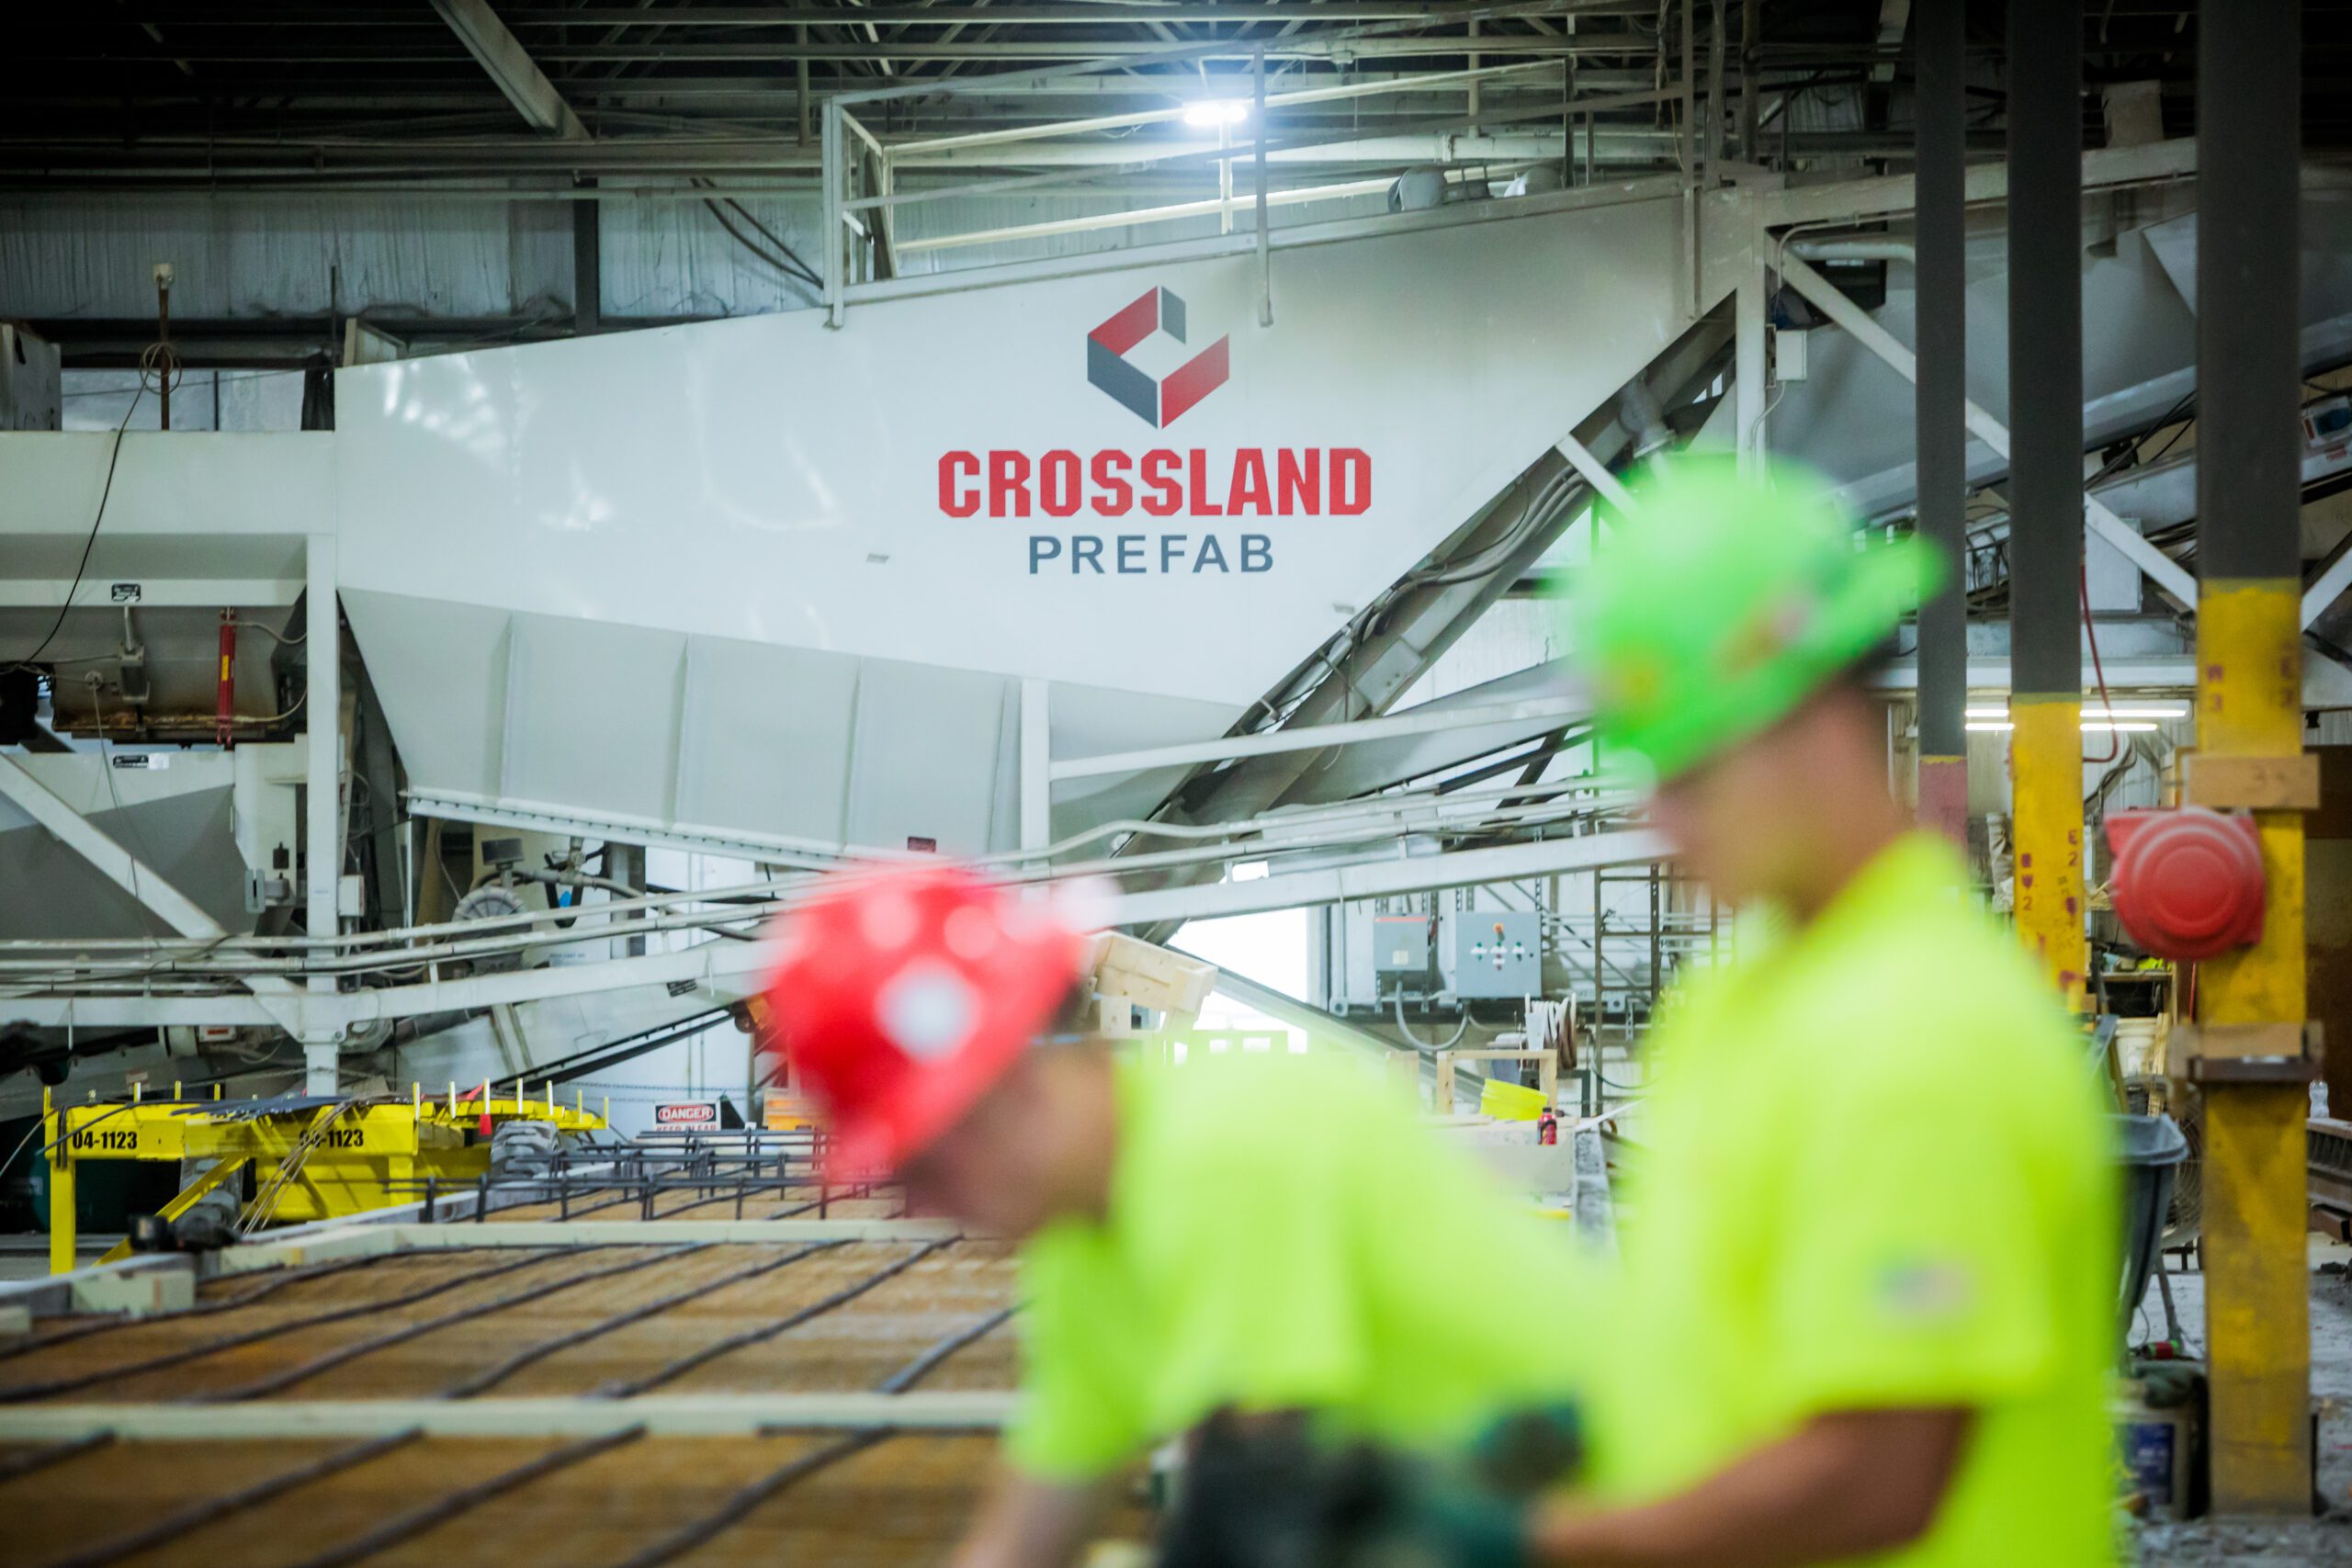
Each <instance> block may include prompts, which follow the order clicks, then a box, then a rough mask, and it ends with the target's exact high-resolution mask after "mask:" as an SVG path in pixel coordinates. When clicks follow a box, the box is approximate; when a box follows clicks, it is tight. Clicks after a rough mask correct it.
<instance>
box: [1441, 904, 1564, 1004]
mask: <svg viewBox="0 0 2352 1568" xmlns="http://www.w3.org/2000/svg"><path fill="white" fill-rule="evenodd" d="M1445 951H1446V957H1447V959H1448V961H1449V964H1448V967H1449V971H1450V973H1449V975H1448V978H1449V979H1450V980H1451V981H1452V989H1453V994H1454V995H1455V996H1457V997H1460V998H1464V1000H1491V999H1495V998H1521V997H1538V996H1542V995H1543V994H1544V923H1543V917H1541V916H1540V915H1538V914H1536V913H1535V912H1534V911H1533V910H1532V909H1464V910H1461V911H1459V912H1458V913H1455V914H1453V915H1449V916H1447V917H1446V950H1445Z"/></svg>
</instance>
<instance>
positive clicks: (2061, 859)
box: [2009, 692, 2090, 1012]
mask: <svg viewBox="0 0 2352 1568" xmlns="http://www.w3.org/2000/svg"><path fill="white" fill-rule="evenodd" d="M2009 719H2010V722H2012V723H2013V724H2015V725H2016V726H2017V728H2015V729H2014V730H2012V731H2011V732H2010V734H2009V776H2010V785H2011V795H2013V797H2014V805H2015V807H2016V818H2017V830H2016V833H2015V834H2014V835H2013V837H2014V843H2013V845H2012V849H2013V851H2014V853H2015V856H2016V865H2015V867H2014V876H2015V881H2014V882H2013V884H2012V886H2013V887H2014V889H2015V897H2016V908H2017V921H2018V936H2019V937H2021V938H2022V939H2023V940H2024V942H2025V944H2026V948H2027V950H2028V951H2029V952H2030V953H2032V954H2033V955H2034V957H2035V958H2036V959H2037V960H2039V961H2040V963H2041V966H2042V969H2043V971H2044V973H2046V974H2047V975H2048V976H2050V979H2051V982H2052V984H2053V985H2055V986H2056V987H2058V993H2059V995H2060V996H2061V997H2063V998H2064V1000H2065V1003H2066V1006H2068V1007H2069V1008H2071V1009H2073V1010H2075V1011H2077V1012H2080V1011H2081V1010H2082V1008H2083V975H2084V972H2085V971H2086V970H2087V969H2088V968H2089V966H2090V949H2089V945H2088V942H2086V939H2085V937H2084V934H2083V728H2082V724H2083V705H2082V699H2081V698H2080V697H2078V696H2075V695H2051V694H2027V693H2023V692H2019V693H2017V694H2014V695H2013V696H2012V697H2011V699H2010V702H2009Z"/></svg>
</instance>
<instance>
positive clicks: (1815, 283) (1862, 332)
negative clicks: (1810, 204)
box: [1774, 250, 2197, 609]
mask: <svg viewBox="0 0 2352 1568" xmlns="http://www.w3.org/2000/svg"><path fill="white" fill-rule="evenodd" d="M1774 270H1775V271H1777V272H1778V273H1779V274H1780V275H1781V279H1782V280H1783V281H1785V282H1786V283H1787V284H1788V285H1789V287H1790V288H1793V289H1795V290H1796V291H1797V292H1798V293H1800V294H1802V295H1804V297H1805V298H1806V299H1809V300H1811V301H1812V302H1813V303H1814V304H1815V305H1816V306H1818V307H1820V309H1821V312H1822V314H1824V315H1826V316H1827V317H1828V318H1829V319H1830V320H1831V321H1835V322H1836V323H1838V326H1840V327H1843V328H1844V329H1845V330H1846V332H1847V333H1848V334H1849V336H1851V337H1852V338H1853V339H1854V341H1855V342H1857V343H1859V344H1861V345H1862V346H1863V347H1864V348H1867V349H1869V350H1870V351H1871V353H1872V354H1874V355H1877V356H1878V357H1879V358H1881V359H1883V360H1884V361H1885V362H1886V363H1887V364H1888V365H1889V366H1891V367H1893V368H1894V371H1895V372H1896V373H1897V374H1898V375H1900V376H1901V377H1902V378H1904V379H1905V380H1906V381H1909V382H1912V383H1914V384H1917V381H1918V379H1919V361H1918V358H1917V355H1914V354H1913V353H1912V352H1911V351H1910V350H1909V349H1907V348H1905V347H1904V346H1903V344H1901V343H1899V342H1897V341H1896V339H1895V337H1894V333H1890V332H1888V331H1887V330H1886V329H1885V328H1884V327H1883V326H1880V325H1879V324H1878V322H1877V321H1873V320H1871V316H1870V313H1869V312H1868V311H1866V310H1863V309H1862V308H1861V307H1860V306H1859V305H1857V304H1855V303H1854V302H1853V301H1852V300H1851V299H1847V298H1846V296H1845V295H1843V294H1841V293H1839V292H1838V289H1837V288H1836V287H1835V286H1834V285H1833V284H1831V283H1830V281H1829V280H1828V279H1827V278H1826V277H1824V276H1821V274H1819V273H1817V272H1815V270H1814V269H1813V267H1812V266H1811V265H1809V264H1808V263H1807V262H1806V261H1805V260H1804V258H1803V257H1802V256H1798V255H1795V254H1792V253H1790V252H1788V251H1786V250H1783V251H1782V252H1781V256H1780V259H1779V260H1778V261H1777V262H1776V263H1774ZM1964 413H1965V417H1966V419H1967V422H1968V431H1969V434H1972V435H1973V436H1975V437H1976V439H1978V440H1979V441H1982V442H1983V443H1985V446H1990V447H1991V448H1992V449H1993V450H1994V451H1995V452H1996V453H1998V454H1999V455H2000V457H2001V458H2002V460H2003V461H2007V458H2008V456H2009V429H2008V426H2007V425H2005V424H2003V423H2001V422H2000V421H1999V420H1997V419H1995V418H1994V417H1993V416H1992V415H1991V414H1989V413H1987V412H1985V410H1984V409H1982V408H1981V407H1979V406H1978V405H1977V404H1976V402H1975V401H1974V400H1970V401H1969V402H1968V403H1967V404H1966V405H1965V406H1964ZM2083 522H2084V524H2085V525H2086V526H2087V527H2088V528H2089V529H2090V530H2091V531H2092V532H2093V533H2095V534H2097V535H2098V536H2099V537H2100V538H2102V539H2105V540H2106V541H2107V542H2108V543H2109V544H2110V545H2112V546H2114V547H2116V548H2117V549H2118V550H2120V551H2121V552H2122V554H2123V556H2124V558H2126V559H2128V560H2129V561H2131V564H2132V565H2133V566H2136V567H2138V568H2139V569H2140V570H2141V571H2142V573H2143V574H2144V575H2145V576H2146V577H2147V578H2148V580H2149V581H2152V582H2154V584H2155V585H2156V586H2157V587H2159V588H2161V589H2163V590H2164V591H2165V592H2167V593H2169V594H2171V595H2172V596H2173V597H2174V598H2176V599H2177V600H2179V601H2180V602H2181V603H2182V604H2187V605H2188V606H2189V607H2190V608H2191V609H2194V608H2195V607H2196V605H2197V579H2196V578H2195V577H2193V576H2191V575H2190V574H2189V572H2188V569H2187V568H2186V567H2184V566H2182V565H2181V564H2180V563H2179V562H2178V561H2177V560H2175V559H2173V558H2171V557H2170V556H2168V555H2166V554H2165V553H2164V551H2162V550H2160V549H2158V548H2156V547H2155V546H2154V545H2152V544H2150V543H2148V541H2147V540H2146V539H2145V538H2144V537H2143V536H2142V535H2141V533H2140V530H2138V529H2137V528H2134V527H2133V526H2131V524H2129V523H2126V522H2125V521H2123V519H2122V518H2120V517H2118V516H2117V515H2116V514H2115V513H2114V512H2113V511H2112V510H2110V509H2109V506H2108V504H2107V503H2106V502H2103V501H2101V500H2099V499H2098V497H2097V496H2095V495H2090V494H2085V495H2084V497H2083Z"/></svg>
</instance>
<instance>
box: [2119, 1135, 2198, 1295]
mask: <svg viewBox="0 0 2352 1568" xmlns="http://www.w3.org/2000/svg"><path fill="white" fill-rule="evenodd" d="M2109 1121H2111V1122H2113V1123H2114V1126H2115V1145H2116V1157H2117V1158H2118V1159H2119V1160H2120V1162H2121V1163H2122V1166H2123V1303H2122V1312H2123V1323H2124V1325H2125V1326H2126V1328H2127V1330H2128V1328H2129V1326H2130V1324H2131V1314H2132V1313H2133V1312H2135V1311H2137V1310H2138V1308H2139V1305H2140V1298H2141V1297H2142V1296H2143V1295H2145V1294H2146V1293H2147V1290H2148V1276H2149V1274H2150V1273H2151V1272H2153V1271H2154V1268H2155V1263H2156V1247H2157V1244H2158V1243H2160V1242H2161V1241H2162V1240H2163V1239H2164V1234H2165V1214H2166V1213H2169V1212H2170V1211H2171V1209H2172V1183H2173V1176H2174V1173H2175V1172H2176V1171H2177V1169H2178V1168H2179V1167H2180V1163H2181V1161H2183V1160H2185V1159H2187V1158H2188V1139H2187V1138H2186V1137H2184V1136H2182V1135H2181V1131H2180V1128H2179V1127H2178V1126H2177V1125H2175V1124H2174V1122H2173V1119H2172V1118H2171V1117H2169V1116H2115V1117H2110V1118H2109Z"/></svg>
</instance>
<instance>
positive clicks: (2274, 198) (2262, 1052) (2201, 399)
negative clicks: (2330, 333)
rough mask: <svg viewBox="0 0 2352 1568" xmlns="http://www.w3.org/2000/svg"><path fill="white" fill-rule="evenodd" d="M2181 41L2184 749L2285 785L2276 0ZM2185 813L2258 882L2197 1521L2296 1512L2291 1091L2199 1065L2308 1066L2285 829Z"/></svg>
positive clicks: (2299, 1219)
mask: <svg viewBox="0 0 2352 1568" xmlns="http://www.w3.org/2000/svg"><path fill="white" fill-rule="evenodd" d="M2198 39H2199V44H2198V64H2197V136H2198V149H2197V152H2198V164H2199V171H2198V173H2199V178H2198V187H2199V188H2198V208H2199V214H2198V229H2197V271H2198V277H2199V288H2198V322H2197V400H2198V410H2197V415H2198V429H2197V446H2198V452H2197V458H2198V462H2197V559H2198V565H2199V574H2200V580H2199V584H2198V604H2197V669H2198V682H2197V744H2198V748H2199V756H2200V760H2211V761H2215V762H2217V763H2219V762H2222V761H2228V760H2243V761H2252V760H2256V759H2260V760H2263V761H2266V762H2267V763H2268V764H2269V765H2270V766H2272V767H2274V768H2278V769H2281V770H2284V769H2286V768H2290V767H2292V766H2293V765H2294V763H2293V762H2292V761H2290V759H2298V758H2300V757H2301V754H2302V750H2303V709H2302V668H2303V651H2302V623H2301V594H2302V580H2301V570H2302V559H2301V556H2302V551H2301V532H2300V523H2301V506H2302V497H2301V457H2302V453H2301V432H2300V429H2299V427H2298V423H2297V420H2296V409H2297V405H2298V403H2299V402H2300V400H2301V380H2300V375H2301V366H2300V364H2299V363H2298V360H2299V357H2300V355H2299V346H2300V345H2299V337H2300V333H2299V331H2298V328H2299V326H2300V321H2299V311H2298V310H2297V300H2296V295H2297V290H2298V288H2299V285H2300V283H2301V278H2300V276H2298V257H2299V255H2300V250H2299V247H2298V244H2297V235H2298V230H2299V227H2300V224H2299V219H2300V217H2301V188H2300V186H2301V180H2300V171H2299V169H2298V167H2297V164H2298V153H2299V145H2298V143H2299V134H2298V132H2299V128H2300V124H2301V119H2300V113H2301V106H2300V103H2299V99H2300V96H2301V93H2300V85H2301V70H2300V65H2301V61H2300V56H2301V36H2300V17H2299V15H2298V7H2297V5H2296V0H2230V3H2229V4H2228V5H2226V6H2221V5H2212V4H2208V5H2206V6H2203V7H2202V8H2201V14H2200V15H2199V26H2198ZM2194 778H2195V773H2193V772H2192V773H2191V779H2192V782H2193V781H2194ZM2200 793H2201V792H2196V791H2192V794H2200ZM2200 803H2201V804H2210V805H2214V806H2219V807H2233V806H2234V807H2251V808H2253V811H2254V818H2255V822H2256V826H2257V828H2258V829H2259V831H2260V834H2261V840H2262V869H2263V875H2264V879H2265V883H2266V891H2265V896H2264V908H2263V931H2262V940H2261V941H2260V942H2258V943H2256V945H2255V946H2253V947H2250V948H2245V949H2242V950H2240V951H2237V952H2234V953H2224V954H2223V955H2222V956H2221V957H2219V958H2216V959H2211V960H2209V961H2208V962H2206V963H2205V964H2202V965H2200V966H2199V972H2198V987H2197V990H2198V1014H2199V1017H2198V1020H2197V1023H2198V1032H2197V1035H2196V1037H2195V1038H2196V1046H2195V1049H2196V1050H2197V1052H2198V1056H2199V1060H2198V1062H2197V1063H2195V1064H2193V1065H2192V1071H2193V1072H2195V1073H2196V1074H2197V1075H2198V1076H2201V1077H2205V1078H2206V1079H2207V1082H2206V1086H2205V1258H2206V1264H2205V1267H2206V1287H2205V1315H2206V1328H2207V1337H2208V1344H2209V1349H2210V1353H2211V1366H2212V1448H2211V1451H2212V1495H2213V1508H2214V1511H2215V1512H2216V1513H2223V1514H2271V1515H2289V1516H2293V1515H2301V1514H2305V1513H2308V1512H2309V1511H2310V1508H2311V1502H2312V1450H2311V1429H2312V1428H2311V1325H2310V1316H2309V1314H2310V1310H2311V1265H2310V1263H2309V1261H2308V1258H2307V1257H2306V1255H2305V1252H2304V1238H2303V1229H2304V1223H2305V1202H2306V1184H2307V1181H2308V1179H2309V1178H2308V1173H2307V1168H2306V1164H2305V1161H2306V1158H2307V1155H2306V1149H2305V1145H2306V1143H2307V1139H2308V1132H2309V1129H2308V1122H2307V1119H2308V1117H2309V1115H2310V1101H2309V1100H2308V1099H2307V1098H2306V1095H2307V1092H2308V1090H2307V1088H2306V1085H2305V1083H2304V1081H2303V1076H2304V1075H2303V1073H2302V1072H2301V1071H2296V1072H2293V1073H2291V1074H2288V1073H2279V1074H2274V1075H2271V1076H2270V1077H2268V1078H2267V1081H2263V1080H2261V1079H2260V1078H2259V1077H2255V1081H2248V1080H2249V1077H2250V1076H2251V1075H2249V1074H2248V1073H2246V1072H2245V1071H2244V1070H2240V1071H2238V1072H2235V1073H2232V1072H2229V1071H2225V1070H2216V1071H2211V1072H2205V1071H2202V1069H2203V1068H2204V1067H2205V1066H2213V1067H2215V1068H2217V1069H2221V1068H2227V1067H2233V1066H2235V1067H2240V1068H2243V1066H2244V1059H2245V1058H2255V1059H2257V1060H2259V1059H2264V1058H2268V1059H2270V1060H2273V1061H2278V1062H2282V1063H2284V1064H2287V1065H2289V1066H2292V1067H2295V1068H2301V1067H2303V1066H2306V1064H2305V1060H2304V1057H2305V1053H2304V1049H2303V1030H2304V1023H2303V1021H2304V1017H2305V1013H2306V1006H2305V1004H2306V1001H2307V976H2306V975H2305V963H2306V959H2305V953H2304V947H2303V942H2304V923H2305V921H2304V917H2305V911H2304V884H2303V818H2302V816H2301V813H2300V812H2298V811H2295V810H2291V809H2284V808H2282V807H2285V806H2286V804H2287V802H2286V801H2285V800H2284V799H2280V798H2278V797H2276V796H2272V797H2268V798H2265V797H2263V796H2262V795H2260V793H2259V792H2256V793H2255V794H2252V795H2244V796H2237V797H2223V796H2211V795H2206V796H2204V797H2203V798H2202V799H2201V800H2200Z"/></svg>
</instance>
